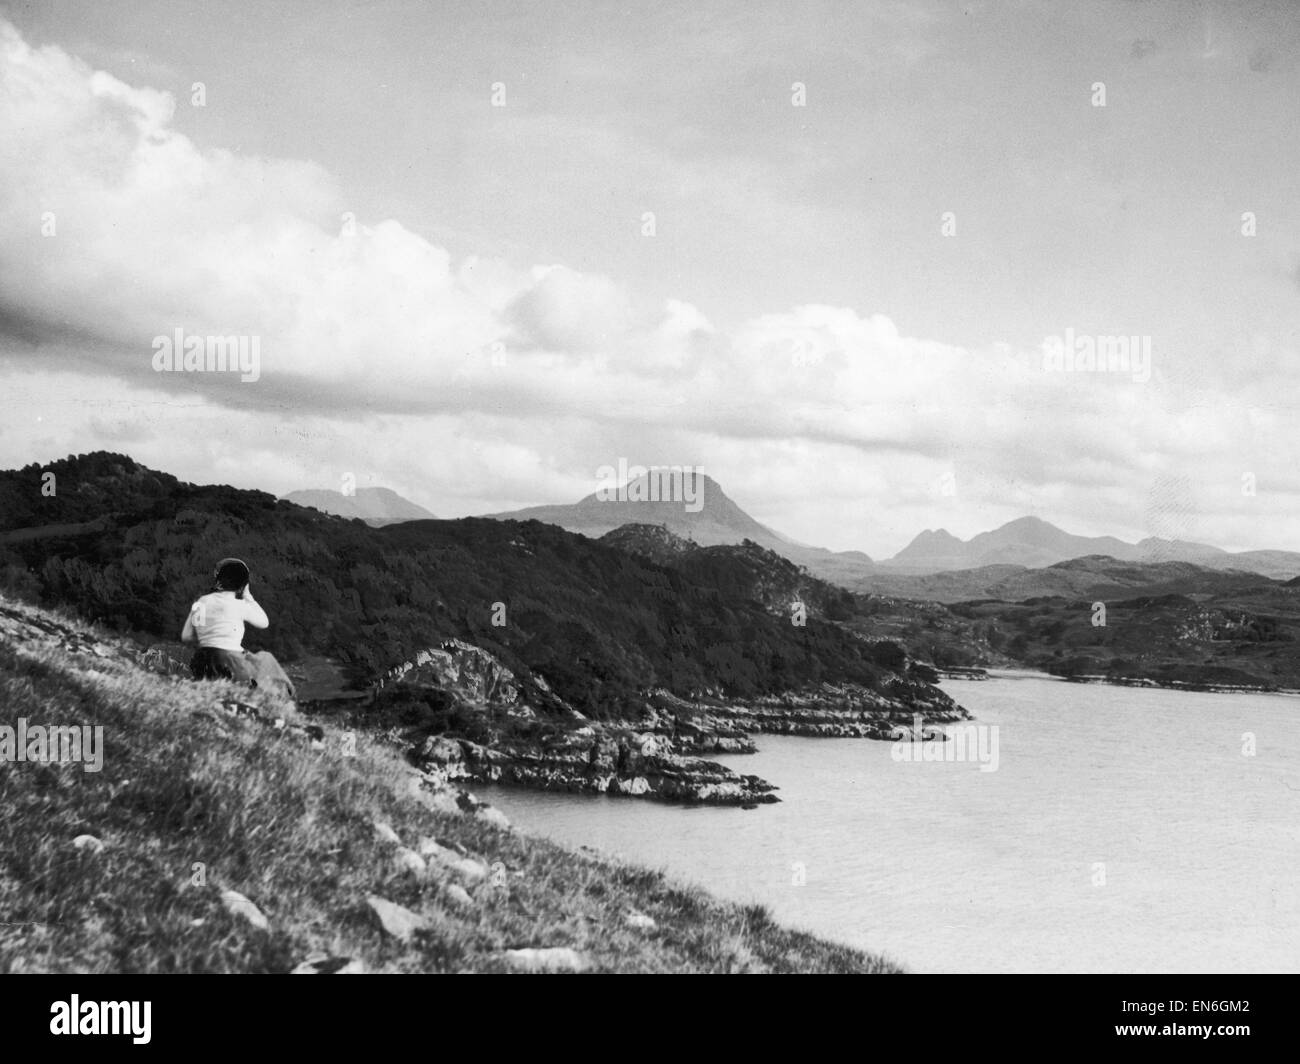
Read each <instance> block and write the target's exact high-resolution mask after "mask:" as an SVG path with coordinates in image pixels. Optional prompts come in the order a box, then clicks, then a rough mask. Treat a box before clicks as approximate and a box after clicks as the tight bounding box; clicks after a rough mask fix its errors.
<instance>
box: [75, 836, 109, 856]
mask: <svg viewBox="0 0 1300 1064" xmlns="http://www.w3.org/2000/svg"><path fill="white" fill-rule="evenodd" d="M72 845H73V846H75V847H76V848H77V849H78V850H87V851H89V852H90V853H103V852H104V843H103V840H102V839H97V838H95V836H94V835H78V836H77V837H76V838H75V839H73V840H72Z"/></svg>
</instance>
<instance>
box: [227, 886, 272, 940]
mask: <svg viewBox="0 0 1300 1064" xmlns="http://www.w3.org/2000/svg"><path fill="white" fill-rule="evenodd" d="M221 903H222V904H223V905H224V906H225V907H226V908H227V909H228V910H229V911H230V912H231V914H232V915H234V916H242V917H243V918H244V919H245V920H247V921H248V922H249V923H250V924H252V925H253V926H254V927H256V928H259V929H260V930H262V931H265V930H267V928H269V927H270V926H271V921H270V920H268V919H267V918H266V917H265V916H263V915H262V910H261V909H259V908H258V907H257V906H256V905H254V904H253V903H252V902H251V901H249V900H248V899H247V898H246V897H244V895H242V894H240V893H239V891H237V890H223V891H222V892H221Z"/></svg>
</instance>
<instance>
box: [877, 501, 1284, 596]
mask: <svg viewBox="0 0 1300 1064" xmlns="http://www.w3.org/2000/svg"><path fill="white" fill-rule="evenodd" d="M1093 555H1101V556H1106V557H1109V558H1113V559H1115V560H1116V561H1121V562H1136V563H1150V564H1159V563H1163V562H1187V563H1191V564H1194V565H1199V566H1203V567H1206V568H1213V569H1238V570H1242V571H1247V572H1254V573H1258V574H1260V575H1263V576H1269V577H1274V578H1277V577H1292V576H1295V575H1297V574H1300V554H1297V553H1295V552H1291V551H1243V552H1241V553H1237V554H1232V553H1229V552H1228V551H1225V550H1221V549H1219V548H1218V547H1212V546H1209V545H1207V544H1204V543H1189V542H1186V541H1183V540H1171V539H1160V538H1157V537H1148V538H1146V539H1143V540H1140V541H1139V542H1137V543H1127V542H1125V541H1124V540H1121V539H1117V538H1115V537H1114V536H1076V535H1073V534H1072V533H1069V532H1065V531H1063V530H1062V529H1060V528H1057V527H1056V526H1055V525H1053V524H1050V523H1049V522H1047V521H1044V520H1042V519H1040V518H1037V517H1021V518H1017V519H1016V520H1014V521H1009V522H1007V523H1006V524H1005V525H1002V526H1001V527H999V528H996V529H993V530H992V531H991V532H981V533H980V534H979V535H977V536H973V537H971V539H969V540H962V539H958V538H957V537H956V536H954V535H952V534H951V533H950V532H948V531H947V530H945V529H942V528H941V529H938V530H937V531H936V530H931V529H927V530H926V531H924V532H922V533H920V534H919V535H917V536H916V538H915V539H913V540H912V542H911V543H909V544H908V545H907V546H906V547H904V548H903V549H902V550H901V551H899V552H898V553H897V554H896V555H894V556H893V557H892V558H889V559H887V560H885V561H882V562H880V563H878V565H879V570H880V572H879V575H881V576H886V575H892V574H907V575H914V576H915V575H932V574H935V573H940V572H951V571H958V570H966V569H980V570H987V569H993V568H995V567H998V566H1007V565H1014V566H1018V567H1021V568H1029V569H1035V568H1042V567H1045V566H1050V565H1054V564H1056V563H1058V562H1063V561H1071V560H1073V559H1075V558H1084V557H1089V556H1093ZM864 583H865V582H864ZM949 583H951V582H949Z"/></svg>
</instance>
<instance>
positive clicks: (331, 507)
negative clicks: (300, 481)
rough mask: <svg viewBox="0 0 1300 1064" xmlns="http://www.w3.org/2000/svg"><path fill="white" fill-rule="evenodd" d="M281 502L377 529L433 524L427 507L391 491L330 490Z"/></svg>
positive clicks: (288, 497) (292, 496) (287, 497)
mask: <svg viewBox="0 0 1300 1064" xmlns="http://www.w3.org/2000/svg"><path fill="white" fill-rule="evenodd" d="M281 498H283V499H285V500H287V501H288V502H292V503H296V504H297V505H299V506H310V507H311V508H312V509H315V510H320V511H321V513H327V514H334V515H335V516H336V517H350V518H357V519H359V520H362V521H364V522H365V523H366V524H368V525H372V526H373V527H375V528H379V527H382V526H383V525H391V524H394V523H396V522H398V521H425V520H432V519H433V514H431V513H429V511H428V510H426V509H425V508H424V507H423V506H419V505H417V504H416V503H413V502H411V500H410V499H404V498H403V497H402V496H400V495H398V494H397V492H395V491H393V490H392V489H390V488H357V489H356V491H355V492H353V493H352V494H351V495H344V494H343V492H341V491H330V490H329V489H326V488H314V489H309V490H305V491H291V492H289V494H288V495H282V496H281Z"/></svg>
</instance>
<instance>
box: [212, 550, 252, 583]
mask: <svg viewBox="0 0 1300 1064" xmlns="http://www.w3.org/2000/svg"><path fill="white" fill-rule="evenodd" d="M212 578H213V580H215V581H216V586H217V589H218V590H220V591H243V590H244V588H246V587H247V586H248V566H247V565H245V564H244V563H243V562H241V561H240V560H239V559H238V558H222V559H221V561H219V562H217V567H216V569H214V570H213V571H212Z"/></svg>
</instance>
